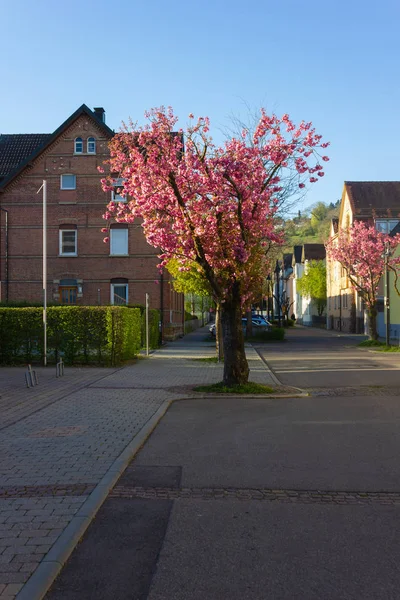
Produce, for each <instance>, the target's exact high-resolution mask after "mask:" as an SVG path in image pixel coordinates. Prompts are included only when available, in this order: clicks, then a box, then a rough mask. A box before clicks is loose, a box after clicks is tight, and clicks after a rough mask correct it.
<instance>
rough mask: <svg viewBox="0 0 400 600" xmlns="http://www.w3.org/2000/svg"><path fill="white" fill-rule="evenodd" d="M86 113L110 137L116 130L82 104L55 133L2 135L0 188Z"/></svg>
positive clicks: (0, 145) (0, 141) (0, 140)
mask: <svg viewBox="0 0 400 600" xmlns="http://www.w3.org/2000/svg"><path fill="white" fill-rule="evenodd" d="M84 114H86V115H87V116H88V117H90V118H91V119H93V120H94V121H95V122H96V124H97V125H98V126H99V127H100V128H101V129H102V130H103V131H104V133H105V135H106V136H107V137H109V138H111V137H113V135H114V131H113V130H112V129H110V128H109V127H108V126H107V125H106V124H105V123H104V122H103V121H102V120H101V118H99V116H98V113H97V114H96V113H95V112H93V111H91V110H90V108H88V107H87V106H86V104H82V106H80V107H79V108H78V109H77V110H76V111H75V112H74V113H72V115H71V116H70V117H68V119H67V120H66V121H64V123H62V124H61V125H60V127H58V128H57V129H56V130H55V131H54V132H53V133H30V134H29V133H27V134H4V135H1V136H0V190H1V189H2V188H4V187H5V186H6V185H7V184H9V183H10V182H11V181H12V180H13V179H14V178H15V177H16V176H17V175H19V174H20V173H21V172H22V171H23V169H24V168H25V167H26V166H27V165H28V164H29V163H30V162H32V161H33V160H34V159H35V158H36V157H37V156H39V154H40V153H41V152H43V151H44V150H45V149H46V148H47V147H48V146H50V144H52V143H53V142H54V141H55V140H56V139H57V137H58V136H59V135H60V134H62V133H63V132H64V131H65V130H66V129H67V127H69V126H70V125H71V123H73V122H74V121H75V120H76V119H77V118H78V117H80V116H81V115H84Z"/></svg>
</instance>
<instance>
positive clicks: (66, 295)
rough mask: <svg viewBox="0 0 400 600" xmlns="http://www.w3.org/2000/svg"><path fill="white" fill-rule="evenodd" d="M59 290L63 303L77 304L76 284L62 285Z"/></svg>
mask: <svg viewBox="0 0 400 600" xmlns="http://www.w3.org/2000/svg"><path fill="white" fill-rule="evenodd" d="M59 292H60V303H61V304H76V293H77V288H76V286H73V287H67V286H64V285H60V287H59Z"/></svg>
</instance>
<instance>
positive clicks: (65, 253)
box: [59, 229, 78, 256]
mask: <svg viewBox="0 0 400 600" xmlns="http://www.w3.org/2000/svg"><path fill="white" fill-rule="evenodd" d="M64 232H65V233H72V232H74V233H75V252H63V233H64ZM59 256H78V230H77V229H60V230H59Z"/></svg>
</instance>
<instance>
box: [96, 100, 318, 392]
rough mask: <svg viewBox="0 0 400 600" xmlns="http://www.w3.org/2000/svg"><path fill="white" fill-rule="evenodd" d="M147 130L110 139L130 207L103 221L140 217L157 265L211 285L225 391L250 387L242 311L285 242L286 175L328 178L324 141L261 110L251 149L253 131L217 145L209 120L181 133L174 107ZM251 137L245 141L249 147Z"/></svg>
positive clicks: (107, 185)
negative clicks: (281, 209)
mask: <svg viewBox="0 0 400 600" xmlns="http://www.w3.org/2000/svg"><path fill="white" fill-rule="evenodd" d="M146 117H147V118H148V124H147V125H146V126H144V127H134V126H133V124H132V123H131V124H130V127H129V128H128V127H125V129H124V130H123V131H122V132H121V133H119V134H117V135H115V137H114V138H113V139H112V141H111V142H110V153H111V158H110V160H109V161H108V163H109V170H110V175H109V176H108V177H106V178H105V179H104V180H103V187H104V189H106V190H109V189H111V188H112V187H113V177H118V178H122V179H123V181H124V184H123V190H122V193H123V194H125V195H126V196H127V202H125V203H121V202H118V203H115V202H111V203H110V204H109V205H108V208H107V212H106V213H105V215H104V217H105V218H106V219H108V220H110V219H115V220H117V221H118V222H128V223H131V222H133V221H134V220H135V219H138V218H139V219H140V220H141V222H142V227H143V231H144V234H145V236H146V239H147V241H148V243H149V244H151V245H152V246H154V247H156V248H159V249H160V255H159V257H160V259H161V263H160V264H161V267H162V266H165V265H166V264H167V263H168V261H170V260H171V259H175V260H177V261H179V263H180V265H181V267H180V268H181V269H191V268H193V266H194V267H195V268H196V269H197V270H198V271H199V273H200V274H201V275H202V276H203V277H204V278H205V279H206V280H207V281H208V283H209V286H210V288H211V290H212V294H213V296H214V299H215V301H216V303H217V306H218V307H219V308H220V311H221V326H222V332H223V347H224V356H225V361H224V376H223V381H224V383H225V384H226V385H233V384H237V383H246V382H247V380H248V374H249V369H248V364H247V361H246V356H245V351H244V338H243V333H242V326H241V317H242V311H243V310H244V309H246V308H247V306H248V304H249V302H250V299H251V296H252V292H253V290H254V289H255V288H259V287H260V282H261V280H262V279H263V278H264V277H265V275H266V259H265V254H266V251H267V250H268V249H269V248H270V247H271V246H273V245H276V244H280V243H282V238H281V236H280V235H279V234H278V233H277V230H276V227H275V214H276V211H277V205H278V203H279V197H280V194H282V186H283V185H284V181H285V177H286V178H290V181H291V184H292V183H293V178H294V177H296V178H297V186H298V187H297V189H298V188H302V187H304V185H305V182H306V180H307V179H308V180H309V181H310V182H311V183H314V182H315V181H318V178H319V177H322V176H323V175H324V172H323V170H322V169H323V167H322V164H320V163H322V162H323V161H327V160H328V157H327V156H322V157H320V156H319V153H318V152H319V151H320V149H321V148H326V147H327V146H328V144H327V143H326V144H322V143H321V136H320V135H317V134H316V132H315V130H314V129H313V128H312V125H311V123H304V122H302V123H300V125H298V126H295V125H294V124H293V123H292V121H291V120H290V119H289V117H288V115H284V116H283V117H282V118H278V117H277V116H275V115H271V116H268V115H267V114H266V112H265V111H264V110H262V111H261V116H260V120H259V122H258V124H257V127H256V128H255V131H254V134H253V136H252V140H251V143H249V142H248V131H243V133H242V135H241V136H238V137H237V138H234V139H230V140H228V141H226V143H225V144H224V145H223V146H222V147H216V146H215V145H214V144H213V141H212V138H211V137H210V136H209V133H208V131H209V120H208V118H199V119H198V120H197V121H195V120H194V118H193V115H189V118H190V125H189V126H188V127H187V129H186V131H185V132H184V131H183V130H182V129H181V130H179V131H175V129H176V123H177V118H176V117H175V116H174V114H173V112H172V109H168V110H165V109H164V108H163V107H162V108H160V109H153V110H151V111H150V112H149V113H147V114H146ZM246 140H247V141H246Z"/></svg>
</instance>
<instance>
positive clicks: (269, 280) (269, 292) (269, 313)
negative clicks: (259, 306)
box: [267, 275, 271, 321]
mask: <svg viewBox="0 0 400 600" xmlns="http://www.w3.org/2000/svg"><path fill="white" fill-rule="evenodd" d="M270 302H271V275H267V319H268V321H270V320H271V305H270Z"/></svg>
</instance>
